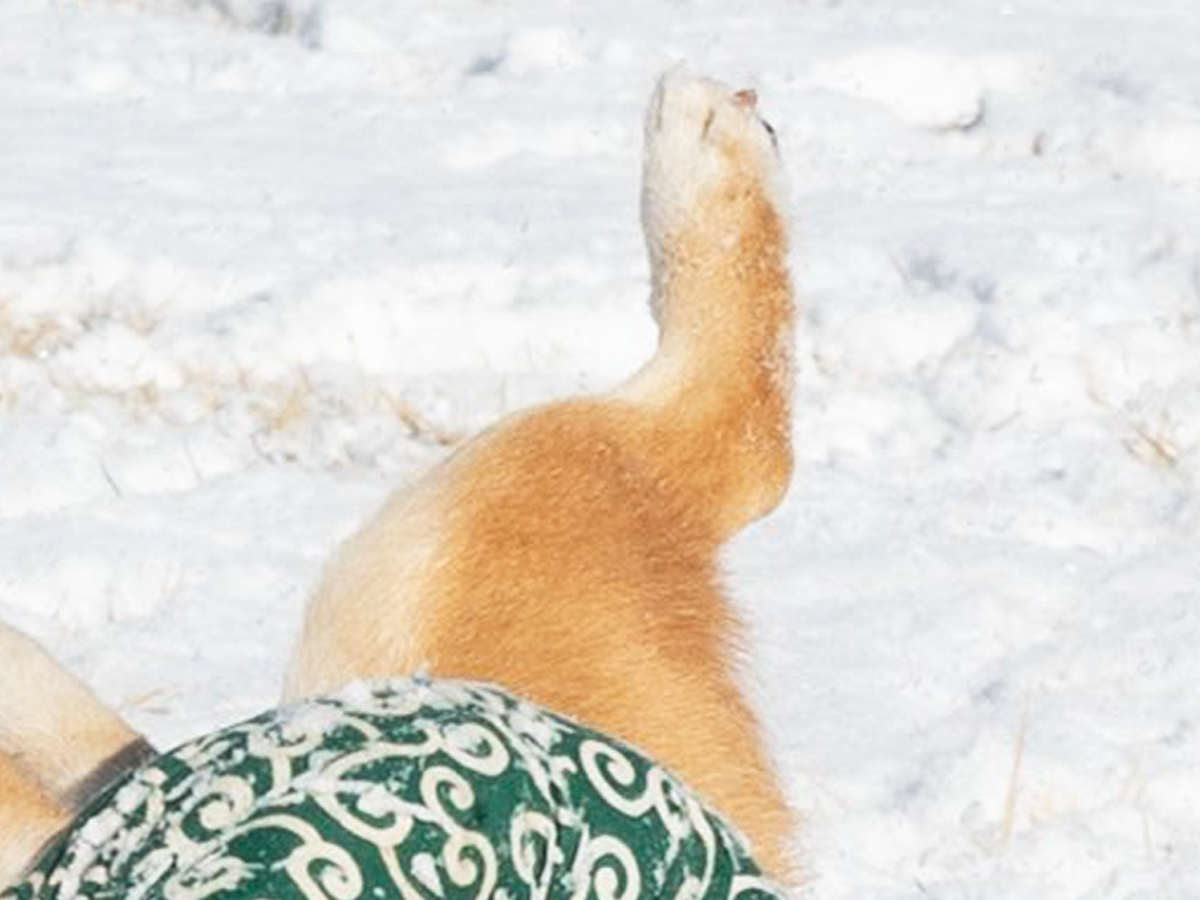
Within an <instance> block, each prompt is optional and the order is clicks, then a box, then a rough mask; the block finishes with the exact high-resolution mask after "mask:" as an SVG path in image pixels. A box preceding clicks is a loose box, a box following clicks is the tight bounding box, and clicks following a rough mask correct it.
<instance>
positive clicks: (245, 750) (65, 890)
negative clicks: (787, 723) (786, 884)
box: [0, 678, 780, 900]
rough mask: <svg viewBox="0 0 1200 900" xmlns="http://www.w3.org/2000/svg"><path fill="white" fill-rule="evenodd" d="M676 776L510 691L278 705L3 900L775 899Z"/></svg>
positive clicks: (146, 792) (104, 816)
mask: <svg viewBox="0 0 1200 900" xmlns="http://www.w3.org/2000/svg"><path fill="white" fill-rule="evenodd" d="M779 896H780V892H779V891H778V889H777V888H775V887H774V886H772V885H770V884H769V883H767V882H766V881H764V880H763V879H762V877H761V875H760V874H759V872H758V869H757V868H756V867H755V866H754V863H753V862H752V861H751V860H750V857H749V855H748V854H747V852H746V850H745V848H744V846H743V844H742V842H741V840H740V839H739V838H738V837H737V836H736V835H735V834H734V833H733V832H732V830H731V829H730V828H729V827H728V826H727V825H725V824H724V823H723V822H722V821H721V820H720V819H719V818H718V817H716V816H715V815H714V814H713V813H712V812H711V811H709V810H708V809H706V808H705V807H704V806H703V805H702V803H701V802H700V801H699V800H698V799H697V798H696V797H695V795H693V794H692V793H691V792H690V791H689V790H687V789H686V788H685V787H683V786H682V785H681V784H680V783H679V782H678V781H677V780H676V779H675V778H673V777H672V776H671V775H670V774H668V773H667V772H666V771H665V770H663V769H662V768H661V767H659V766H657V765H655V764H654V763H652V762H650V761H649V760H647V759H646V758H645V757H643V756H642V755H641V754H639V753H638V752H636V751H635V750H633V749H631V748H630V747H628V746H626V745H623V744H621V743H619V742H617V741H614V740H612V739H610V738H607V737H604V736H602V735H600V734H597V733H596V732H593V731H590V730H589V729H587V728H584V727H582V726H580V725H578V724H576V723H574V722H571V721H569V720H567V719H564V718H561V717H559V716H556V715H554V714H552V713H549V712H546V711H545V710H542V709H539V708H537V707H535V706H532V705H531V704H529V703H527V702H525V701H523V700H520V699H518V698H515V697H513V696H512V695H510V694H508V693H506V692H504V691H503V690H500V689H498V688H495V687H489V686H484V685H477V684H469V683H464V682H453V681H430V680H427V679H419V678H418V679H410V680H396V681H389V682H382V683H376V684H369V685H367V684H364V685H356V686H354V687H352V688H349V689H347V690H346V691H344V692H342V693H341V694H338V695H336V696H332V697H326V698H320V699H315V700H307V701H303V702H301V703H298V704H294V705H291V706H288V707H284V708H282V709H278V710H273V711H271V712H268V713H264V714H263V715H260V716H257V717H256V718H253V719H250V720H249V721H247V722H244V723H242V724H239V725H235V726H233V727H230V728H226V729H223V730H221V731H218V732H215V733H213V734H210V735H207V736H205V737H202V738H200V739H198V740H195V741H192V742H191V743H188V744H185V745H184V746H182V747H179V748H178V749H176V750H174V751H172V752H170V753H166V754H164V755H162V756H161V757H159V758H158V759H156V760H154V761H152V762H150V763H148V764H147V765H145V766H143V767H142V768H140V769H138V770H137V771H135V772H133V773H132V774H130V775H129V776H128V777H127V778H125V779H124V781H123V782H121V783H120V784H118V785H116V786H115V787H113V788H111V789H110V790H109V791H107V792H106V793H105V795H104V796H103V797H101V798H99V799H98V800H97V801H96V802H95V803H94V804H93V805H92V807H91V808H90V809H89V810H88V811H87V812H86V813H85V814H84V815H83V816H81V817H80V819H79V820H78V821H77V822H76V823H75V824H74V825H73V826H72V828H71V829H70V830H69V831H68V832H67V833H66V835H65V836H64V837H63V838H62V839H61V840H60V841H59V842H58V843H57V844H56V846H54V847H53V848H51V849H50V850H49V851H48V852H47V853H46V854H45V855H44V856H43V857H42V859H41V861H40V862H39V864H38V865H37V867H36V868H35V869H34V871H33V873H32V874H31V875H30V876H29V877H28V878H27V879H26V880H25V881H24V882H23V883H21V884H19V885H17V886H15V887H13V888H10V889H9V890H8V891H6V892H4V893H3V894H0V900H76V898H79V900H360V898H362V900H642V898H663V900H710V898H711V900H716V898H721V900H725V898H733V900H774V898H777V897H779Z"/></svg>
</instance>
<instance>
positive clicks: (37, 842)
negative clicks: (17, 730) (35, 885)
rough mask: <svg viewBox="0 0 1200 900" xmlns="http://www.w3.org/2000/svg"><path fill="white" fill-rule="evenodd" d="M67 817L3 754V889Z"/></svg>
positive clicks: (0, 849) (0, 830) (0, 824)
mask: <svg viewBox="0 0 1200 900" xmlns="http://www.w3.org/2000/svg"><path fill="white" fill-rule="evenodd" d="M67 818H68V816H67V812H66V811H65V810H64V809H63V808H61V807H60V806H58V805H57V804H56V803H54V802H53V801H52V800H51V799H50V798H49V797H48V796H47V795H46V793H45V791H44V790H43V789H42V788H41V786H40V785H38V783H37V782H36V781H34V779H33V778H32V777H31V776H30V775H29V773H28V772H25V771H24V770H23V769H21V768H20V767H19V766H18V765H17V763H16V761H15V760H13V759H11V758H10V757H8V756H6V755H4V754H3V753H0V890H3V889H4V888H5V887H6V886H7V885H9V884H10V883H12V882H14V881H16V880H17V878H18V877H19V876H20V874H21V872H22V871H23V870H24V869H25V868H26V867H27V866H28V865H29V864H30V863H31V862H32V861H33V858H34V856H35V855H36V854H37V851H38V850H39V849H40V848H41V847H42V846H43V845H44V844H45V843H46V842H47V841H48V840H49V839H50V838H51V837H52V836H53V835H54V834H55V833H56V832H57V831H58V830H59V829H60V828H62V827H63V826H64V825H65V824H66V822H67Z"/></svg>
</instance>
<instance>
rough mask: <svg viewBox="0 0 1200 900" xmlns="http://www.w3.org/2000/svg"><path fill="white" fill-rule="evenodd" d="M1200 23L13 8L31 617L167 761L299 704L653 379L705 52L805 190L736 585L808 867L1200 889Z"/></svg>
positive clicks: (25, 599)
mask: <svg viewBox="0 0 1200 900" xmlns="http://www.w3.org/2000/svg"><path fill="white" fill-rule="evenodd" d="M1198 46H1200V7H1197V6H1196V5H1195V4H1194V3H1185V2H1174V0H1145V2H1142V3H1137V4H1130V3H1128V2H1118V0H1063V2H1055V3H1047V2H1042V0H1039V2H1033V0H1013V2H999V0H988V2H984V0H969V2H961V3H954V4H949V3H944V2H939V0H913V2H906V3H896V2H893V0H842V2H838V0H808V2H805V0H757V2H755V3H753V4H740V5H739V4H734V3H729V2H726V3H721V2H716V0H606V2H604V3H595V4H587V5H585V4H578V3H576V4H572V3H568V2H566V0H442V2H438V3H418V2H415V0H86V2H85V0H4V2H3V3H0V173H2V174H0V462H2V465H0V616H3V617H4V618H5V619H7V620H9V621H11V622H14V623H16V624H18V625H20V626H22V627H24V628H26V629H28V630H29V631H31V632H32V633H34V634H35V635H37V636H38V637H40V638H41V639H43V640H44V641H45V642H46V643H47V644H48V645H49V646H50V647H51V649H52V650H53V651H54V652H55V653H57V654H58V655H59V656H60V657H61V658H62V659H63V660H64V661H65V662H66V663H67V664H69V665H70V666H71V667H72V668H73V669H74V670H75V671H76V672H78V673H79V674H80V675H82V676H83V677H84V678H86V679H87V680H88V681H89V682H91V683H92V684H94V685H95V686H96V687H97V689H98V690H99V692H100V693H101V694H102V695H103V696H104V697H105V698H106V699H107V700H108V701H110V702H112V703H113V704H115V705H116V706H117V707H119V708H120V710H121V711H122V712H123V713H124V714H125V715H127V716H128V717H129V718H130V719H131V720H132V721H133V722H134V723H135V724H136V725H137V726H138V727H140V728H142V729H144V730H145V731H146V732H147V733H148V734H149V735H150V737H151V738H152V739H153V740H155V741H156V742H157V743H159V744H160V745H163V746H166V745H169V744H172V743H175V742H178V741H180V740H182V739H184V738H186V737H188V736H191V735H194V734H196V733H198V732H199V731H201V730H204V729H207V728H212V727H215V726H217V725H220V724H227V723H229V722H231V721H233V720H235V719H237V718H241V717H245V716H247V715H250V714H252V713H255V712H257V711H259V710H261V709H262V708H264V707H266V706H269V705H271V704H273V703H274V702H275V700H276V699H277V697H278V694H279V684H280V680H281V675H282V669H283V665H284V660H285V658H286V655H287V652H288V647H289V645H290V642H291V641H292V640H293V638H294V636H295V634H296V632H297V628H298V624H299V620H300V613H301V609H302V607H303V604H304V602H305V599H306V596H307V594H308V592H309V590H310V588H311V586H312V584H313V582H314V580H315V579H316V578H317V576H318V574H319V571H320V567H321V563H322V560H323V559H325V558H326V557H327V555H328V554H329V553H330V551H331V549H332V548H333V547H334V546H335V545H336V544H337V542H338V541H339V540H341V539H342V538H344V537H345V536H346V535H348V534H349V533H350V532H351V531H352V530H353V529H354V528H355V526H356V524H357V523H359V522H360V521H362V519H363V518H364V516H366V515H368V514H369V513H370V512H371V511H372V510H373V509H374V508H375V507H376V505H377V504H378V503H379V502H380V501H381V500H382V499H383V497H384V496H385V495H386V494H387V493H388V492H389V491H390V490H392V489H393V488H394V487H395V486H397V485H400V484H403V483H404V482H406V481H408V480H410V479H412V478H413V477H415V476H416V475H417V474H418V473H419V472H420V471H422V470H423V468H424V467H426V466H427V465H429V464H430V463H432V462H435V461H436V460H438V459H439V458H441V457H443V456H444V455H445V454H446V453H447V452H448V451H449V449H450V448H452V447H453V446H454V445H455V443H457V442H458V441H459V440H461V438H462V437H463V436H465V435H468V434H470V433H471V432H473V431H474V430H475V429H477V428H478V427H480V426H481V425H483V424H485V423H487V422H488V421H490V420H491V419H493V418H494V417H495V416H497V415H499V414H502V413H504V412H506V411H509V410H512V409H515V408H518V407H521V406H523V405H526V404H528V403H530V402H534V401H537V400H541V399H545V398H549V397H556V396H562V395H566V394H571V393H577V392H580V391H590V390H600V389H603V388H605V387H606V386H609V385H612V384H614V383H615V382H616V381H618V380H619V379H621V378H622V377H623V376H624V375H626V374H628V373H629V372H631V371H632V370H633V369H635V368H636V367H637V366H638V365H639V364H640V363H641V362H642V361H644V360H645V358H646V357H647V355H648V354H649V353H650V352H651V351H652V349H653V346H654V337H655V336H654V330H653V325H652V322H651V319H650V316H649V314H648V312H647V310H646V304H645V301H646V276H647V272H646V268H647V267H646V262H645V259H644V256H643V248H642V243H641V234H640V230H639V226H638V222H637V196H638V174H639V167H640V147H639V142H640V123H641V119H642V108H643V104H644V103H645V101H646V98H647V97H648V95H649V92H650V89H651V87H652V84H653V81H654V78H655V76H656V74H657V73H658V72H659V71H660V70H662V69H663V68H666V67H668V66H670V65H671V64H673V63H674V62H676V61H678V60H681V59H686V60H687V61H688V62H689V63H690V65H691V66H692V68H693V69H694V70H697V71H701V72H705V73H709V74H712V75H714V76H716V77H719V78H722V79H724V80H726V81H729V82H732V83H735V84H737V85H739V86H747V87H755V88H757V89H758V91H759V94H760V96H761V98H762V100H761V104H762V108H763V111H764V113H765V114H766V116H767V117H768V118H769V119H770V120H771V121H772V123H773V124H774V125H775V127H776V129H777V130H778V132H779V135H780V142H781V145H782V147H783V152H784V159H785V164H786V168H787V174H788V178H789V180H790V188H791V201H790V202H791V209H790V213H791V216H792V219H793V222H794V234H795V239H794V252H793V254H792V263H793V271H794V276H795V282H796V286H797V289H798V295H799V297H800V298H801V302H802V306H803V312H804V316H803V322H802V323H801V326H800V330H799V335H798V341H799V345H798V346H799V351H800V361H801V372H800V382H799V391H798V396H797V403H796V421H795V433H796V437H797V442H798V447H799V454H800V467H799V471H798V476H797V479H796V482H795V485H794V488H793V490H792V493H791V495H790V497H789V498H788V500H787V501H786V503H785V504H784V506H783V507H782V508H781V509H780V510H779V511H777V512H776V513H775V514H774V515H773V516H772V517H771V518H769V519H767V520H765V521H764V522H763V523H761V524H760V525H757V526H755V527H754V528H752V529H751V530H750V531H749V532H748V533H747V534H746V535H745V536H744V537H743V538H742V539H740V540H739V541H738V542H737V543H736V545H735V546H734V547H732V548H731V549H730V552H729V554H728V560H727V561H728V570H729V580H730V584H731V587H732V589H733V591H734V592H735V594H736V595H737V597H738V600H739V603H740V605H741V607H742V608H743V610H744V612H745V615H746V617H747V619H748V620H749V622H750V623H751V626H752V632H751V636H752V640H751V648H752V654H751V661H752V669H753V672H754V675H753V679H754V683H755V688H754V689H755V691H756V693H757V695H758V696H759V697H760V698H761V704H762V708H763V712H764V718H765V719H766V720H767V723H768V726H769V728H770V730H771V734H772V739H773V742H774V745H775V748H776V751H777V755H778V758H779V761H780V765H781V770H782V773H783V777H784V779H785V782H786V785H787V788H788V790H789V792H790V795H791V797H792V799H793V800H794V802H795V805H796V806H797V808H798V809H799V810H800V811H801V813H802V816H803V827H802V831H801V844H802V853H803V860H804V868H805V870H806V873H807V878H808V887H807V889H806V890H807V891H808V893H809V894H810V895H811V896H813V897H819V898H828V900H833V898H845V900H850V898H863V897H870V898H923V897H936V898H944V900H956V898H972V900H992V898H1006V900H1026V898H1030V897H1037V898H1040V900H1067V898H1088V900H1118V898H1122V900H1123V898H1128V900H1133V898H1139V900H1143V898H1144V900H1148V898H1154V900H1195V898H1197V897H1200V649H1198V648H1200V493H1198V492H1200V78H1197V69H1196V56H1195V52H1196V50H1195V48H1196V47H1198ZM4 688H5V686H3V685H0V689H4Z"/></svg>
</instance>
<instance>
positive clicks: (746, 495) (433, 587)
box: [0, 70, 795, 883]
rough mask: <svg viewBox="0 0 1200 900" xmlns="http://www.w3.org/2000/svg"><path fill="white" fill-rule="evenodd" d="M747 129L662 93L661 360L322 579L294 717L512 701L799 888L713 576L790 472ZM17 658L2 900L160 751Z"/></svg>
mask: <svg viewBox="0 0 1200 900" xmlns="http://www.w3.org/2000/svg"><path fill="white" fill-rule="evenodd" d="M756 106H757V104H756V97H755V95H754V93H753V92H751V91H732V90H730V89H728V88H726V87H725V86H723V85H720V84H718V83H716V82H713V81H709V80H706V79H701V78H695V77H692V76H690V75H687V74H686V73H684V72H682V71H679V70H676V71H672V72H670V73H668V74H667V75H665V76H664V77H663V78H662V80H661V81H660V83H659V85H658V86H657V89H656V90H655V92H654V95H653V97H652V99H651V102H650V105H649V109H648V112H647V116H646V123H645V152H644V169H643V190H642V223H643V230H644V233H645V238H646V245H647V250H648V253H649V258H650V269H651V301H650V305H651V310H652V313H653V314H654V316H655V319H656V321H657V323H658V325H659V329H660V338H659V343H658V348H657V351H656V353H655V355H654V357H653V358H652V359H651V360H650V362H649V363H648V364H647V365H646V366H645V367H644V368H642V369H641V370H640V371H639V372H637V373H636V374H634V375H633V376H632V377H631V378H630V379H629V380H627V381H626V382H625V383H623V384H621V385H620V386H618V387H617V388H616V389H615V390H613V391H611V392H609V393H607V394H602V395H599V396H595V397H585V398H576V399H572V400H566V401H560V402H556V403H551V404H548V405H545V406H541V407H537V408H534V409H531V410H527V411H524V412H520V413H517V414H515V415H513V416H511V417H509V418H507V419H505V420H502V421H501V422H499V423H497V424H496V425H495V426H493V427H492V428H490V429H489V430H487V431H485V432H483V433H482V434H480V435H478V436H477V437H476V438H474V439H473V440H471V441H469V442H467V443H466V444H465V445H463V446H462V447H460V448H459V449H458V450H457V451H456V452H455V453H454V454H453V455H452V456H451V457H450V458H449V459H447V460H446V461H445V462H443V463H442V464H441V465H439V466H437V467H436V468H434V469H433V470H432V471H430V472H429V473H428V474H427V475H426V476H425V477H424V478H423V479H422V480H420V481H419V482H417V483H416V484H415V485H414V486H413V487H411V488H409V489H407V490H405V491H403V492H401V493H400V494H398V495H396V496H395V497H393V498H392V499H391V500H390V501H388V502H387V503H386V504H385V505H384V507H383V508H382V509H381V510H380V512H379V513H378V514H377V515H376V516H375V517H374V518H373V519H372V520H371V521H369V522H368V523H367V524H366V525H365V527H364V528H363V529H362V530H361V531H360V532H359V533H358V534H357V535H356V536H354V537H353V538H352V539H351V540H350V541H349V542H347V544H346V545H345V546H344V547H343V548H342V549H341V550H340V551H339V552H338V553H337V554H336V556H335V558H334V559H333V560H332V562H331V563H330V564H329V566H328V567H327V570H326V572H325V574H324V577H323V579H322V583H321V585H320V587H319V589H318V591H317V592H316V594H315V596H314V597H313V599H312V601H311V603H310V604H309V607H308V609H307V612H306V616H305V621H304V626H303V630H302V634H301V638H300V641H299V644H298V646H297V647H296V649H295V651H294V653H293V655H292V659H291V662H290V665H289V668H288V673H287V678H286V686H285V698H286V699H287V700H288V701H290V702H293V703H294V702H300V703H301V705H303V704H304V703H305V702H309V703H312V702H317V703H319V702H320V701H319V700H311V699H310V700H307V701H306V700H305V698H319V697H322V696H324V695H329V694H332V693H335V692H338V691H343V690H345V689H347V686H348V685H352V684H354V683H359V682H372V681H379V680H381V679H388V678H392V677H394V676H401V675H413V674H419V675H420V676H421V677H423V678H424V677H428V678H431V679H438V680H441V679H445V680H449V681H451V682H456V681H458V680H466V681H469V682H487V683H491V684H495V685H499V686H501V687H502V688H503V689H504V691H506V692H511V694H513V695H516V696H518V697H520V698H525V699H527V700H528V701H532V703H534V704H537V706H538V707H540V708H545V709H549V710H553V711H554V712H555V713H557V714H561V715H563V716H566V717H569V718H570V720H573V721H575V722H578V723H581V725H582V726H584V727H586V728H587V729H594V730H595V731H596V732H599V733H604V734H606V735H611V736H612V737H613V738H615V739H617V740H618V741H620V742H621V746H624V747H631V748H632V747H636V748H638V751H640V752H644V753H645V754H646V755H647V757H649V758H651V759H653V760H656V761H658V762H660V763H662V764H663V765H665V766H666V767H667V768H668V769H669V770H671V772H673V773H675V774H677V775H678V776H680V777H681V778H682V779H683V781H684V782H686V783H687V784H689V785H690V786H691V787H692V788H693V789H694V790H695V791H696V792H697V794H698V795H699V797H701V798H703V800H704V801H705V802H706V803H707V804H711V805H712V806H713V807H715V808H716V809H717V810H719V811H720V812H721V813H722V814H723V815H724V816H726V817H728V819H729V820H731V821H732V822H733V823H734V824H735V826H736V827H737V828H738V829H740V830H741V831H742V832H743V833H744V834H745V835H746V837H747V838H748V839H749V843H750V845H751V847H752V849H753V853H754V856H755V857H756V859H757V860H758V861H759V863H760V864H761V865H762V867H763V869H764V870H765V871H766V872H767V873H768V874H769V875H770V876H772V877H773V878H774V879H776V880H778V881H781V882H791V881H793V880H794V877H795V868H794V865H793V862H792V858H791V850H790V841H791V837H792V829H793V817H792V814H791V811H790V810H789V808H788V806H787V804H786V802H785V800H784V798H783V793H782V791H781V789H780V787H779V785H778V782H777V777H776V774H775V772H774V769H773V767H772V764H771V762H770V760H769V758H768V755H767V752H766V750H765V748H764V745H763V740H762V737H761V729H760V726H759V723H758V722H757V720H756V718H755V716H754V714H753V712H752V710H751V708H750V705H749V703H748V702H747V701H746V699H745V697H744V695H743V693H742V692H741V690H740V688H739V685H738V666H739V660H740V654H741V626H740V623H739V620H738V618H737V615H736V613H735V611H734V610H733V608H732V606H731V604H730V601H729V598H728V597H727V596H726V592H725V590H724V588H723V586H722V584H721V578H720V572H719V560H718V554H719V551H720V549H721V547H722V545H723V544H724V543H725V542H726V541H728V540H729V538H731V537H732V536H733V535H734V534H736V533H737V532H738V531H739V530H740V529H742V528H743V527H745V526H746V525H747V524H748V523H750V522H752V521H754V520H755V519H757V518H759V517H761V516H763V515H765V514H766V513H767V512H769V511H770V510H771V509H773V508H774V507H775V506H776V505H777V504H778V503H779V501H780V499H781V498H782V496H783V494H784V493H785V491H786V490H787V487H788V484H789V482H790V478H791V472H792V465H793V462H792V442H791V389H792V368H793V355H792V329H793V320H794V315H795V312H794V301H793V296H792V289H791V283H790V279H789V275H788V270H787V254H788V247H787V227H786V221H785V216H784V213H783V210H782V199H781V197H782V193H781V187H780V181H781V175H780V161H779V157H778V151H777V147H776V141H775V135H774V132H773V131H772V129H771V128H770V126H769V125H767V124H766V123H765V121H764V120H762V119H761V118H760V117H759V115H758V112H757V108H756ZM5 634H6V637H5V638H4V639H5V640H7V641H9V642H10V644H11V645H13V648H14V649H13V653H12V655H11V656H8V655H5V656H3V657H0V658H6V659H10V660H11V662H10V663H9V665H10V666H11V667H12V672H13V675H14V678H13V679H11V680H10V679H8V678H3V679H0V684H2V685H4V687H3V689H2V690H0V723H2V724H0V840H2V841H3V845H4V851H3V853H2V854H0V883H2V882H3V881H4V876H5V875H7V876H8V877H9V878H10V879H11V877H12V876H13V875H14V874H15V873H17V872H19V871H20V870H21V868H22V867H23V866H26V865H28V863H29V861H30V858H31V855H32V854H33V853H34V852H35V851H36V848H37V847H38V846H39V845H40V844H41V843H44V842H45V841H46V840H47V839H49V838H50V837H52V836H53V835H54V833H55V832H56V831H58V830H59V829H60V828H62V827H63V826H64V825H65V824H66V822H67V821H68V820H69V819H70V818H71V816H72V815H73V814H74V813H75V812H77V811H78V809H79V806H80V803H81V799H80V798H81V797H82V796H83V795H84V794H90V792H91V790H92V789H93V788H96V787H97V786H98V785H100V784H103V783H104V782H105V781H106V780H107V779H108V777H109V776H111V775H113V774H114V768H115V769H117V770H119V769H122V768H126V767H128V765H129V763H130V762H133V761H137V760H140V759H142V758H144V756H145V755H146V752H147V745H146V744H145V742H144V740H143V739H142V738H141V737H140V736H138V735H137V734H135V733H134V732H133V731H132V730H131V729H129V728H128V726H126V725H125V724H124V723H122V722H120V720H119V719H118V718H117V717H116V716H115V715H113V714H112V713H110V712H109V711H107V710H105V709H104V708H103V706H102V705H100V704H99V702H98V701H97V700H96V699H95V697H94V695H92V694H91V693H90V692H89V691H87V689H86V688H85V687H84V686H83V685H81V684H79V683H78V682H77V681H75V680H74V679H72V678H71V677H70V676H69V675H67V674H66V673H63V672H61V671H58V672H55V673H52V674H49V675H47V676H46V677H44V678H43V677H39V678H36V679H33V678H27V677H26V676H25V675H23V674H22V675H19V676H18V673H19V672H21V671H22V669H23V667H24V665H25V662H24V661H26V660H34V661H36V664H37V665H38V666H44V665H52V663H51V662H50V661H49V660H48V658H46V657H45V655H44V654H43V653H41V651H40V649H39V648H37V647H36V645H32V644H31V643H29V642H28V641H23V639H22V638H21V637H20V636H19V635H16V634H15V633H8V632H5ZM506 696H507V694H506ZM10 723H11V724H10ZM60 729H61V730H60ZM55 735H61V736H62V737H55ZM630 752H634V751H632V750H631V751H630Z"/></svg>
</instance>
